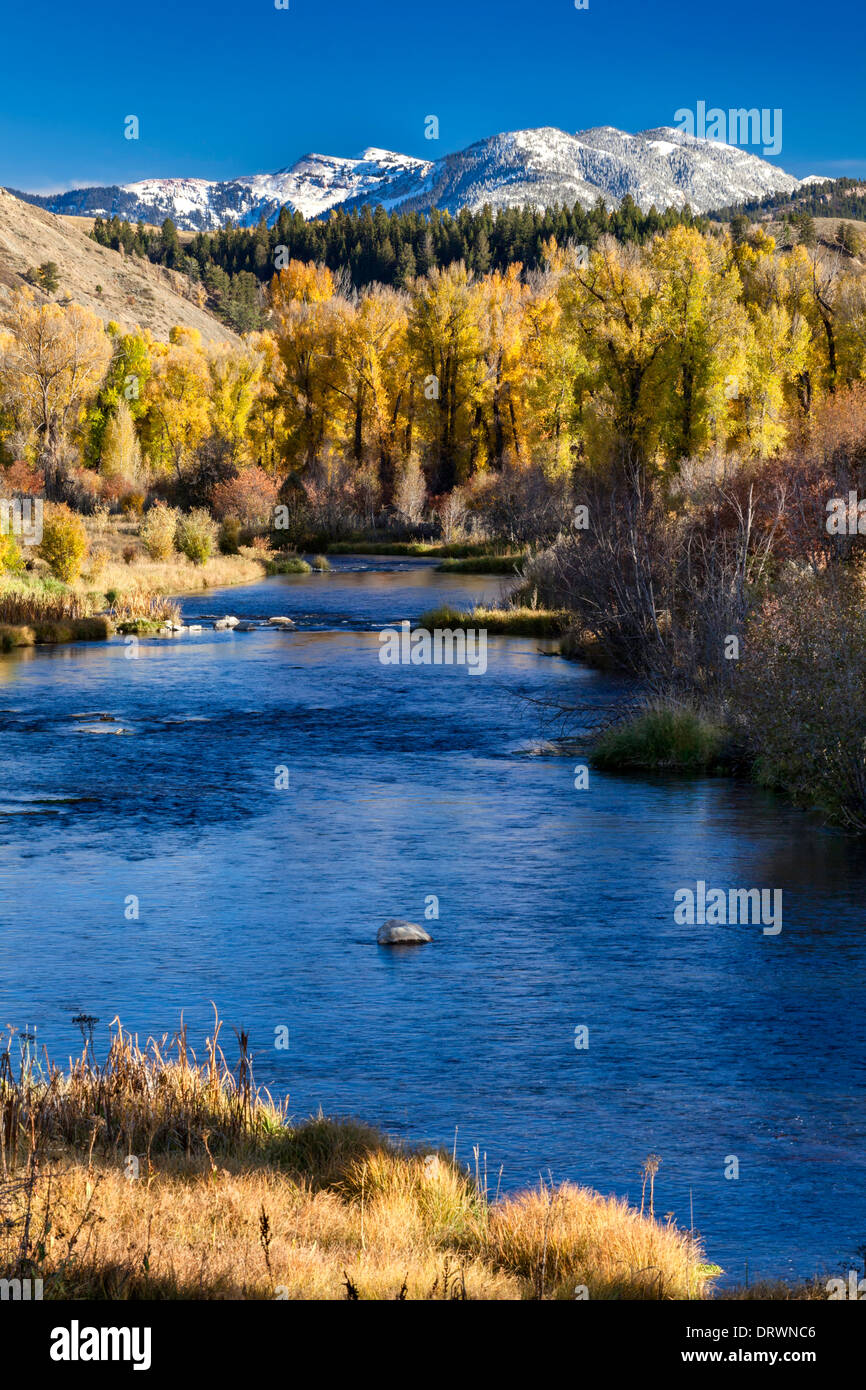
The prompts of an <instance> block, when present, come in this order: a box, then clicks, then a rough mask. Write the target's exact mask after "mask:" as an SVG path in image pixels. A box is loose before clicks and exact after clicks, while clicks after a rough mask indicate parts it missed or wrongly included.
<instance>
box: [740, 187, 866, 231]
mask: <svg viewBox="0 0 866 1390" xmlns="http://www.w3.org/2000/svg"><path fill="white" fill-rule="evenodd" d="M762 212H771V213H772V212H777V213H779V214H780V215H781V214H782V213H784V212H807V213H810V214H811V215H812V216H813V217H847V218H853V219H854V220H855V221H858V222H866V183H864V181H863V179H828V180H827V181H826V182H825V183H810V184H807V185H806V187H805V188H803V189H798V190H797V191H796V192H794V193H771V194H769V196H768V197H766V198H761V199H760V201H758V202H753V203H738V204H736V205H735V206H732V207H727V208H720V209H719V211H718V212H714V213H713V217H714V218H717V219H718V220H719V221H720V222H730V221H732V220H733V219H734V218H735V217H737V216H739V215H742V214H743V213H745V214H746V215H747V216H748V217H755V216H757V215H759V214H760V213H762Z"/></svg>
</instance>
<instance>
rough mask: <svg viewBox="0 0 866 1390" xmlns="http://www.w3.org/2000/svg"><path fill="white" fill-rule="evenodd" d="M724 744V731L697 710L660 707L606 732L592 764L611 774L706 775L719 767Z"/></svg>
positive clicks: (668, 706)
mask: <svg viewBox="0 0 866 1390" xmlns="http://www.w3.org/2000/svg"><path fill="white" fill-rule="evenodd" d="M723 743H724V734H723V731H722V729H721V728H720V727H719V726H718V725H716V724H714V723H712V722H711V721H710V720H709V719H706V718H704V716H703V715H701V714H698V713H697V712H696V711H695V710H692V709H688V708H685V707H683V706H678V705H657V706H655V707H653V708H651V709H647V710H645V711H644V712H643V713H642V714H638V715H637V716H636V717H634V718H633V719H627V720H624V721H623V722H622V723H620V724H615V725H614V726H613V727H612V728H610V729H606V730H605V731H604V733H602V734H601V735H600V737H599V738H598V739H597V740H596V743H595V745H594V747H593V750H592V762H593V764H594V765H595V766H596V767H600V768H605V769H609V770H611V771H613V770H617V769H624V768H641V769H646V770H653V769H657V770H659V771H661V770H664V769H670V770H676V771H683V772H705V771H707V770H708V769H710V768H712V767H715V766H717V765H718V763H719V761H720V759H721V757H722V749H723Z"/></svg>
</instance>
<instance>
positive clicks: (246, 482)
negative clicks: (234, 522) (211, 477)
mask: <svg viewBox="0 0 866 1390" xmlns="http://www.w3.org/2000/svg"><path fill="white" fill-rule="evenodd" d="M276 502H277V486H276V483H275V482H274V481H273V479H272V478H269V477H268V475H267V473H266V472H265V470H264V469H263V468H259V467H258V466H257V465H254V466H253V467H251V468H245V469H244V470H243V471H242V472H241V473H240V474H239V475H238V476H237V477H236V478H232V479H231V480H229V481H227V482H221V483H218V484H217V485H216V487H215V488H214V490H213V494H212V506H213V513H214V516H215V517H217V519H218V520H225V519H226V518H227V517H229V516H231V517H237V518H238V520H239V521H240V522H241V525H242V526H247V527H265V526H268V525H270V521H271V517H272V515H273V511H274V507H275V506H276Z"/></svg>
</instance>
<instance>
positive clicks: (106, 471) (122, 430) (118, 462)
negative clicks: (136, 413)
mask: <svg viewBox="0 0 866 1390" xmlns="http://www.w3.org/2000/svg"><path fill="white" fill-rule="evenodd" d="M140 469H141V448H140V446H139V443H138V435H137V434H136V430H135V421H134V420H133V418H132V414H131V412H130V409H129V406H128V405H127V404H126V401H125V400H120V401H119V402H118V405H117V409H116V411H115V412H114V414H113V415H112V416H111V418H110V419H109V421H108V424H107V425H106V427H105V436H104V438H103V443H102V454H101V457H100V460H99V471H100V473H101V474H102V475H103V477H105V478H130V479H131V478H135V477H137V476H138V473H139V471H140ZM130 495H132V494H130Z"/></svg>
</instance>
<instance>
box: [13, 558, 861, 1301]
mask: <svg viewBox="0 0 866 1390" xmlns="http://www.w3.org/2000/svg"><path fill="white" fill-rule="evenodd" d="M502 583H503V581H502V580H500V579H497V578H491V577H483V578H482V577H470V576H463V575H443V574H437V573H436V572H435V571H434V569H433V568H432V566H431V565H430V564H428V563H424V562H416V561H399V562H398V561H395V562H385V561H380V560H375V561H361V560H357V559H355V560H353V559H351V558H348V557H347V558H345V559H335V561H334V569H333V571H332V572H331V573H330V574H324V575H323V574H312V575H306V576H284V577H280V578H276V579H273V580H269V581H266V582H264V583H261V584H257V585H252V586H249V587H245V588H239V589H230V590H225V591H223V592H221V593H217V594H214V593H210V594H208V595H206V596H204V597H202V596H197V597H194V598H188V599H185V600H184V614H185V618H186V620H188V621H193V620H194V619H195V618H196V617H198V616H200V615H203V614H225V613H233V614H236V615H238V616H239V617H244V616H250V617H256V618H266V617H267V616H269V615H287V616H290V617H293V618H294V619H295V620H296V622H297V630H295V631H291V632H280V631H275V630H273V629H262V630H259V631H255V632H245V633H222V632H220V633H217V632H214V631H211V630H206V631H204V632H202V633H201V634H191V633H185V634H183V635H182V636H180V637H178V638H174V639H166V638H154V639H150V640H142V641H141V643H140V645H139V648H138V654H137V656H136V657H135V658H132V657H130V654H129V653H130V651H131V648H130V647H129V646H128V644H126V643H124V642H123V640H122V639H115V640H113V641H112V642H110V643H107V644H94V645H90V646H83V645H78V646H70V647H58V648H54V649H48V648H40V649H36V650H30V651H23V652H20V653H17V654H13V655H10V656H6V657H2V658H0V727H2V750H3V772H2V788H0V872H2V887H0V1024H4V1025H5V1024H9V1025H13V1026H15V1027H18V1028H24V1027H27V1026H29V1027H30V1028H31V1029H34V1028H35V1029H36V1030H37V1034H38V1037H39V1041H40V1045H42V1044H44V1045H45V1046H46V1047H47V1049H48V1051H49V1053H50V1055H51V1056H52V1057H54V1058H55V1059H56V1060H58V1061H65V1060H66V1059H67V1058H68V1057H69V1055H70V1054H72V1053H74V1052H77V1051H79V1050H80V1046H81V1038H80V1034H79V1032H78V1029H77V1027H76V1026H75V1025H74V1024H73V1022H72V1019H73V1016H74V1015H75V1014H76V1013H78V1012H79V1011H80V1010H83V1011H84V1012H86V1013H88V1014H92V1015H95V1016H97V1017H98V1018H99V1020H100V1022H99V1024H98V1025H97V1027H96V1042H97V1051H98V1052H99V1053H100V1054H104V1048H105V1041H106V1038H107V1025H108V1024H109V1023H110V1021H111V1020H112V1018H114V1016H115V1015H119V1016H120V1018H121V1019H122V1021H123V1024H124V1026H125V1027H126V1028H128V1029H131V1030H132V1031H135V1032H138V1033H139V1035H141V1036H142V1037H143V1036H145V1035H147V1034H151V1033H152V1034H156V1035H162V1034H164V1033H169V1034H171V1033H172V1032H173V1031H174V1030H175V1028H176V1027H177V1025H178V1022H179V1019H180V1014H181V1011H183V1014H184V1018H185V1021H186V1023H187V1025H188V1028H189V1032H190V1038H191V1041H193V1042H194V1043H198V1044H199V1045H200V1044H201V1043H202V1041H203V1039H204V1037H205V1035H206V1034H207V1032H208V1031H209V1028H210V1024H211V1019H212V1009H211V1004H210V1002H209V1001H211V1000H213V1001H215V1003H216V1004H217V1006H218V1009H219V1012H220V1014H221V1016H222V1017H223V1018H224V1019H225V1021H226V1028H225V1030H224V1033H223V1039H222V1040H223V1042H224V1044H225V1045H226V1051H227V1054H228V1055H229V1056H230V1057H231V1056H233V1055H234V1053H233V1038H232V1035H231V1028H233V1027H237V1028H241V1027H243V1028H245V1029H247V1030H248V1031H249V1033H250V1035H251V1047H252V1051H253V1055H254V1061H255V1071H256V1079H257V1081H259V1082H260V1083H263V1084H267V1085H268V1086H269V1087H270V1088H271V1089H272V1090H273V1091H274V1092H275V1093H279V1094H284V1093H289V1094H290V1096H291V1111H292V1113H293V1114H294V1115H296V1116H299V1117H300V1116H306V1115H307V1114H309V1113H311V1112H314V1111H315V1110H317V1109H318V1108H319V1107H320V1106H321V1107H322V1108H323V1109H324V1110H325V1111H327V1112H330V1113H335V1114H354V1115H357V1116H359V1117H361V1118H363V1119H365V1120H367V1121H369V1122H371V1123H373V1124H376V1125H379V1126H381V1127H383V1128H384V1129H386V1130H387V1131H388V1132H389V1133H391V1134H392V1135H394V1136H398V1137H401V1138H404V1139H406V1140H408V1141H411V1142H412V1143H424V1144H431V1145H432V1144H436V1145H439V1144H444V1145H446V1146H447V1147H448V1148H449V1149H450V1148H451V1147H452V1145H453V1144H454V1143H455V1130H456V1145H457V1151H458V1154H459V1156H460V1157H461V1158H462V1159H464V1160H465V1161H467V1162H471V1163H472V1164H473V1166H474V1158H473V1155H472V1150H473V1147H474V1146H478V1148H479V1151H480V1153H481V1155H482V1156H483V1155H486V1164H487V1170H488V1174H489V1181H490V1186H491V1188H495V1187H496V1185H497V1183H500V1182H501V1186H502V1188H503V1189H513V1188H515V1187H518V1186H522V1185H525V1184H529V1183H533V1182H535V1181H537V1180H538V1177H539V1174H543V1175H544V1176H545V1177H546V1176H548V1175H552V1177H553V1179H554V1180H556V1181H559V1180H563V1179H570V1180H573V1181H576V1182H580V1183H583V1184H586V1185H588V1186H591V1187H595V1188H598V1189H600V1190H601V1191H603V1192H605V1193H607V1192H616V1193H618V1194H620V1195H622V1196H627V1197H629V1198H630V1199H632V1200H635V1199H637V1201H638V1202H639V1201H640V1187H641V1176H640V1175H641V1166H642V1164H643V1161H644V1160H645V1158H646V1157H647V1155H648V1154H650V1153H651V1152H654V1153H656V1154H658V1155H659V1156H660V1157H661V1167H660V1169H659V1173H658V1176H657V1178H656V1184H655V1205H656V1212H657V1213H659V1214H663V1213H665V1212H668V1211H671V1212H673V1213H674V1214H675V1217H676V1219H677V1221H678V1222H679V1223H680V1224H683V1225H686V1226H688V1225H689V1223H690V1220H691V1219H692V1217H691V1215H690V1213H691V1212H693V1220H694V1225H695V1227H696V1229H698V1230H699V1231H700V1232H701V1234H702V1236H703V1237H704V1239H705V1242H706V1245H707V1250H708V1254H709V1257H710V1258H711V1259H712V1260H713V1261H715V1262H717V1263H719V1264H720V1265H722V1266H723V1267H724V1269H725V1271H726V1275H727V1277H728V1278H731V1279H736V1280H742V1279H743V1277H744V1273H745V1262H746V1261H748V1264H749V1270H750V1273H751V1275H752V1276H753V1277H759V1276H793V1275H809V1274H812V1273H814V1272H815V1271H816V1270H817V1271H818V1272H823V1271H825V1270H829V1269H833V1270H835V1269H836V1268H838V1267H843V1268H845V1269H847V1268H849V1267H852V1264H851V1261H852V1256H853V1254H854V1251H855V1250H856V1248H857V1246H858V1245H860V1244H862V1243H863V1241H864V1240H866V1182H864V1179H866V1142H864V1141H866V1099H864V1096H866V1090H864V1070H866V1063H864V1056H866V1054H864V1033H866V1025H864V1010H863V1004H862V991H863V979H864V964H866V930H864V911H863V904H864V901H866V862H864V854H863V849H862V845H860V844H858V842H857V841H856V840H852V839H849V838H846V837H845V836H844V835H842V834H839V833H837V832H834V831H830V830H827V829H825V828H824V827H823V826H822V825H821V823H820V821H818V820H817V819H816V818H815V817H814V816H810V815H807V814H805V813H802V812H798V811H795V810H793V809H791V808H789V807H787V806H786V805H785V804H784V803H783V802H782V801H780V800H778V799H776V798H774V797H772V796H770V795H769V794H766V793H763V792H761V791H760V790H758V789H756V788H753V787H750V786H748V785H745V784H741V783H732V782H729V781H726V780H722V779H697V780H684V779H667V780H663V779H639V778H632V777H623V776H604V775H602V774H600V773H595V772H593V773H592V774H591V776H590V779H589V786H588V788H586V789H582V790H578V789H576V787H575V762H576V758H575V756H574V755H572V756H570V757H565V756H561V755H560V756H557V755H556V753H555V752H553V751H551V749H550V748H549V746H546V745H545V743H544V738H545V737H546V736H547V735H548V734H549V732H550V730H549V729H548V728H547V727H546V726H543V725H542V722H541V707H540V706H539V704H538V703H537V702H538V701H547V700H550V699H554V700H562V701H564V702H566V703H570V704H583V705H585V706H587V707H588V708H590V709H595V710H599V711H604V710H611V709H615V708H616V707H617V705H618V703H619V702H620V701H621V700H622V698H623V693H624V690H623V686H622V684H621V683H620V682H619V681H617V680H615V679H613V678H611V677H610V676H607V675H603V674H601V673H598V672H593V671H589V670H587V669H585V668H583V667H582V666H580V665H578V664H575V663H569V662H566V661H563V660H561V659H560V658H559V657H557V656H555V655H552V652H553V648H554V644H552V643H550V642H544V641H538V640H535V639H528V638H495V637H494V638H491V639H490V642H489V664H488V670H487V672H486V674H484V675H483V676H472V675H470V674H469V673H468V672H467V671H466V670H465V669H460V668H450V667H401V666H395V667H388V666H383V665H381V664H380V663H379V661H378V651H379V642H378V638H377V629H378V628H380V627H381V626H382V625H383V624H390V623H393V622H398V621H399V620H401V619H404V618H409V619H415V618H417V617H418V616H419V615H420V614H421V613H422V612H423V611H424V610H425V609H427V608H429V607H432V606H434V605H435V604H437V603H440V602H446V601H447V602H451V603H455V604H462V603H467V602H470V601H472V600H473V599H476V598H495V597H496V596H497V594H498V593H499V592H500V590H501V587H502ZM98 716H110V718H102V717H98ZM118 729H122V730H123V733H121V734H118V733H117V730H118ZM280 768H285V769H286V772H287V774H288V777H287V778H286V776H285V774H283V776H282V778H281V777H280V775H279V773H278V772H277V769H280ZM280 780H282V781H286V780H288V783H289V785H288V787H287V788H284V787H277V786H276V785H275V783H276V782H278V781H280ZM698 880H704V881H706V882H707V883H710V884H713V885H719V886H722V887H725V888H729V887H739V886H742V887H772V888H780V889H782V891H783V895H784V927H783V930H782V932H781V933H780V934H778V935H777V936H771V935H765V934H764V933H763V932H762V930H761V927H760V926H758V925H737V926H725V927H720V926H702V925H696V926H682V925H678V924H677V923H676V922H675V920H674V915H673V899H674V892H675V891H676V889H677V888H679V887H682V886H689V885H691V886H692V887H694V886H695V884H696V882H697V881H698ZM434 898H435V899H437V900H438V917H435V916H430V917H428V918H427V919H425V907H426V908H427V910H428V911H430V912H431V913H432V912H433V910H434V908H435V904H434V903H433V899H434ZM136 912H137V914H138V915H137V916H136V915H135V914H136ZM392 916H399V917H407V918H409V919H411V920H414V921H421V922H425V925H426V926H427V927H428V930H429V931H430V932H431V934H432V936H433V937H434V943H433V945H432V946H426V947H422V948H414V949H404V950H399V951H394V950H391V951H389V950H387V949H383V948H380V947H378V946H377V945H376V944H375V941H376V931H377V929H378V927H379V926H380V925H381V923H382V922H383V921H384V920H385V919H386V918H388V917H392ZM283 1027H285V1028H287V1029H288V1033H289V1046H288V1049H287V1050H282V1049H280V1048H278V1047H277V1046H276V1045H275V1040H276V1039H277V1037H278V1030H280V1029H281V1028H283ZM580 1027H584V1028H586V1029H588V1043H589V1045H588V1047H586V1048H580V1049H579V1048H577V1047H576V1046H575V1040H576V1035H575V1030H576V1029H577V1028H580ZM202 1050H203V1049H202ZM732 1157H733V1158H736V1159H737V1160H738V1165H739V1176H738V1177H737V1178H731V1177H726V1176H725V1173H726V1170H727V1171H728V1172H730V1171H731V1170H732V1165H731V1162H730V1160H731V1158H732ZM481 1161H482V1163H483V1162H484V1159H483V1157H482V1160H481Z"/></svg>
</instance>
